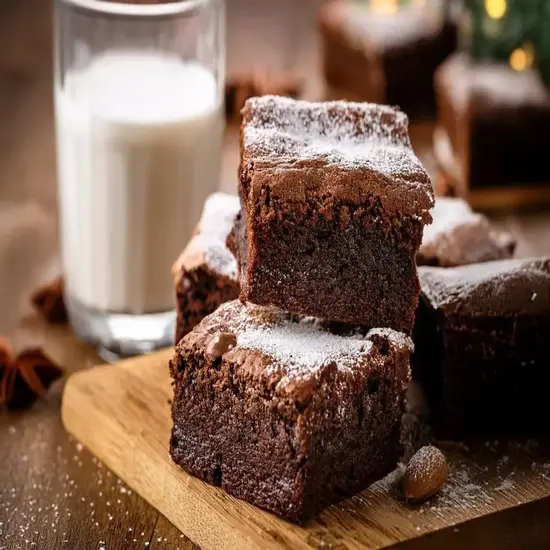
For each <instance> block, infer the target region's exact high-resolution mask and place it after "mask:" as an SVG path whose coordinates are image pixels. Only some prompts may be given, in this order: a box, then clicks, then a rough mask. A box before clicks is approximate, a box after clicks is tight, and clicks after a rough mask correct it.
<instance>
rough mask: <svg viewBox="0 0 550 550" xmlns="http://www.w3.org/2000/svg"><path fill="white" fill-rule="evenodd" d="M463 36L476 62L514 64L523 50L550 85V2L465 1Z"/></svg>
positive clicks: (508, 0)
mask: <svg viewBox="0 0 550 550" xmlns="http://www.w3.org/2000/svg"><path fill="white" fill-rule="evenodd" d="M460 36H461V45H462V48H463V49H465V50H466V51H468V52H469V53H470V55H471V56H472V57H473V58H474V59H480V60H481V59H492V60H501V61H508V62H510V60H511V56H512V54H513V52H514V51H515V50H517V49H521V50H523V51H524V52H525V59H526V60H527V65H528V66H531V65H534V66H536V67H538V69H539V70H540V72H541V75H542V77H543V79H544V80H545V81H546V82H547V83H548V84H550V0H464V10H463V16H462V18H461V21H460ZM515 59H516V60H517V59H518V58H517V57H516V58H515ZM523 60H524V58H523V57H520V63H519V66H521V61H523Z"/></svg>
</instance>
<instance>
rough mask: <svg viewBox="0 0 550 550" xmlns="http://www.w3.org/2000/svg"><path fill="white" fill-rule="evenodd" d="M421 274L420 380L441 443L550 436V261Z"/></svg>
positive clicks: (415, 373) (492, 264)
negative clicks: (549, 428) (541, 433)
mask: <svg viewBox="0 0 550 550" xmlns="http://www.w3.org/2000/svg"><path fill="white" fill-rule="evenodd" d="M419 274H420V282H421V285H422V295H421V299H420V305H419V308H418V316H417V320H416V326H415V331H414V342H415V353H414V358H413V364H412V366H413V377H414V378H415V379H417V380H419V381H420V382H421V383H422V385H423V386H424V389H425V391H426V396H427V399H428V403H429V405H430V408H431V411H432V418H433V421H434V425H435V429H436V431H437V433H438V435H439V437H442V438H461V437H467V436H485V437H498V436H501V435H503V436H515V435H527V434H530V433H534V432H536V431H537V430H538V429H544V430H546V431H547V423H548V422H547V417H548V415H547V408H548V407H547V403H546V401H547V398H548V386H549V385H550V369H549V368H548V365H549V357H550V338H549V335H550V259H548V258H538V259H516V260H501V261H496V262H487V263H481V264H474V265H469V266H462V267H456V268H449V269H444V268H438V267H421V268H419Z"/></svg>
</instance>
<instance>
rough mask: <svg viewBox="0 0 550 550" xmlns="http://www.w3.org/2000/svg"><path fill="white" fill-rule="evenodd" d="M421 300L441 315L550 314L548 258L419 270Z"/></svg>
mask: <svg viewBox="0 0 550 550" xmlns="http://www.w3.org/2000/svg"><path fill="white" fill-rule="evenodd" d="M418 274H419V277H420V286H421V289H422V298H423V300H424V301H427V303H428V304H429V305H430V306H431V307H433V308H434V309H437V310H440V311H442V312H443V313H445V315H451V316H452V315H467V316H472V317H475V316H484V317H492V316H500V317H506V316H512V315H522V314H524V315H540V314H547V313H550V258H526V259H516V260H499V261H495V262H486V263H481V264H473V265H468V266H462V267H455V268H441V267H419V268H418Z"/></svg>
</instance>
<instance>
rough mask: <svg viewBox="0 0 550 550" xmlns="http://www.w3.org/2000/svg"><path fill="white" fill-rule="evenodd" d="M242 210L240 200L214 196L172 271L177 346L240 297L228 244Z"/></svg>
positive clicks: (209, 200) (219, 194)
mask: <svg viewBox="0 0 550 550" xmlns="http://www.w3.org/2000/svg"><path fill="white" fill-rule="evenodd" d="M239 210H240V204H239V199H238V197H235V196H233V195H227V194H225V193H214V194H212V195H210V196H209V197H208V199H206V202H205V204H204V209H203V212H202V216H201V219H200V221H199V223H198V225H197V227H196V229H195V233H194V235H193V237H192V238H191V240H190V241H189V244H188V245H187V246H186V247H185V250H184V251H183V252H182V253H181V255H180V257H179V258H178V259H177V261H176V262H175V263H174V265H173V267H172V275H173V278H174V286H175V290H176V312H177V316H176V340H175V341H176V343H177V342H179V341H180V340H181V339H182V338H183V336H185V335H186V334H187V333H188V332H189V331H190V330H191V329H192V328H193V327H194V326H195V325H196V324H197V323H199V322H200V321H201V320H202V319H203V318H204V317H206V315H208V314H209V313H212V312H213V311H214V310H215V309H216V308H217V307H218V306H219V305H220V304H221V303H223V302H227V301H228V300H234V299H235V298H237V297H238V295H239V282H238V278H237V263H236V260H235V258H234V257H233V255H232V254H231V252H230V251H229V249H228V248H227V246H226V244H225V241H226V238H227V235H228V233H229V232H230V230H231V227H232V225H233V222H234V219H235V216H236V215H237V213H238V212H239Z"/></svg>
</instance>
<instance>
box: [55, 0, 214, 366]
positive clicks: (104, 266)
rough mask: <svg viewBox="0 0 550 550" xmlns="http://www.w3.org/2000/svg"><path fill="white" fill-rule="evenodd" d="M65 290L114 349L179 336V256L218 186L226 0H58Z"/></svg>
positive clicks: (87, 332)
mask: <svg viewBox="0 0 550 550" xmlns="http://www.w3.org/2000/svg"><path fill="white" fill-rule="evenodd" d="M55 42H56V43H55V113H56V134H57V160H58V190H59V211H60V222H61V223H60V228H61V252H62V261H63V270H64V277H65V299H66V303H67V309H68V313H69V318H70V323H71V325H72V327H73V328H74V330H75V331H76V333H77V334H78V336H80V337H81V338H82V339H83V340H85V341H87V342H91V343H94V344H97V345H98V346H99V348H100V350H101V351H102V352H103V353H104V354H105V355H108V356H109V357H111V356H112V354H114V355H117V356H118V355H133V354H138V353H147V352H150V351H151V350H153V349H156V348H158V347H162V346H166V345H169V344H170V343H171V342H172V339H173V330H174V319H175V315H174V304H175V299H174V292H173V281H172V277H171V265H172V263H173V262H174V261H175V259H176V258H177V256H178V255H179V253H180V252H181V249H182V248H183V247H184V246H185V244H186V242H187V240H188V239H189V237H190V236H191V234H192V232H193V228H194V226H195V224H196V222H197V221H198V218H199V216H200V211H201V208H202V204H203V203H204V200H205V198H206V197H207V196H208V195H209V194H210V193H211V192H213V191H215V190H216V189H217V187H218V181H219V169H220V157H221V148H222V134H223V126H224V115H223V86H224V78H225V74H224V73H225V3H224V0H181V1H175V2H170V3H164V4H131V3H116V2H108V1H102V0H57V1H56V7H55Z"/></svg>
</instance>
